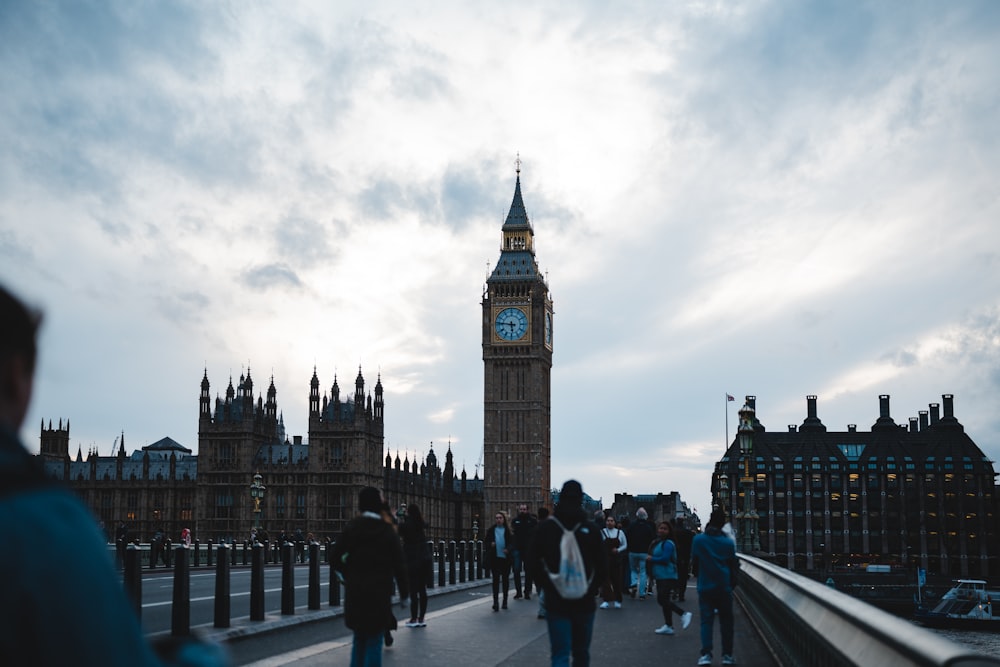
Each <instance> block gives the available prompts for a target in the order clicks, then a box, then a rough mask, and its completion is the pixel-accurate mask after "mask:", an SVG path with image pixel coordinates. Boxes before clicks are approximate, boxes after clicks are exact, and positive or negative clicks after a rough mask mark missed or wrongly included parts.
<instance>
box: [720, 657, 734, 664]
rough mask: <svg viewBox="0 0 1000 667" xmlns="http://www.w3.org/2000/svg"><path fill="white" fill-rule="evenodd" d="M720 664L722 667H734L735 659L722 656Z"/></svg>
mask: <svg viewBox="0 0 1000 667" xmlns="http://www.w3.org/2000/svg"><path fill="white" fill-rule="evenodd" d="M722 664H723V665H735V664H736V658H734V657H733V656H731V655H724V656H722Z"/></svg>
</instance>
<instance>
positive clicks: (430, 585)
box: [427, 540, 434, 590]
mask: <svg viewBox="0 0 1000 667" xmlns="http://www.w3.org/2000/svg"><path fill="white" fill-rule="evenodd" d="M427 553H429V554H430V555H431V574H430V576H429V577H427V589H428V590H430V589H431V588H434V540H427Z"/></svg>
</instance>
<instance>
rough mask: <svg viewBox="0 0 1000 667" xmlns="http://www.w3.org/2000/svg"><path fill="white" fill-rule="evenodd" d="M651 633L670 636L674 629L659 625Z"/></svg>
mask: <svg viewBox="0 0 1000 667" xmlns="http://www.w3.org/2000/svg"><path fill="white" fill-rule="evenodd" d="M653 632H655V633H656V634H658V635H672V634H674V629H673V628H672V627H670V626H669V625H666V624H664V625H661V626H660V627H658V628H656V629H655V630H653ZM709 664H711V663H709Z"/></svg>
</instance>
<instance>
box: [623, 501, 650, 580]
mask: <svg viewBox="0 0 1000 667" xmlns="http://www.w3.org/2000/svg"><path fill="white" fill-rule="evenodd" d="M626 536H627V538H628V565H629V572H630V573H631V576H630V579H629V584H630V585H629V594H630V595H631V596H632V597H635V594H636V591H638V593H639V599H640V600H645V599H646V589H647V587H648V583H647V581H646V555H647V554H648V553H649V545H650V544H652V543H653V540H654V539H656V529H655V528H654V527H653V524H652V523H650V521H649V514H647V513H646V509H645V508H644V507H640V508H639V509H638V510H636V512H635V521H634V522H633V523H632V524H631V525H630V526H629V527H628V531H627V533H626Z"/></svg>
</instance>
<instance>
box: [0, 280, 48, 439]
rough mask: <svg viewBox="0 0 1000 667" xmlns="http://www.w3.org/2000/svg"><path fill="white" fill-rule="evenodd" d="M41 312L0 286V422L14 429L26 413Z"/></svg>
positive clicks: (29, 400)
mask: <svg viewBox="0 0 1000 667" xmlns="http://www.w3.org/2000/svg"><path fill="white" fill-rule="evenodd" d="M41 320H42V318H41V315H40V314H39V313H37V312H33V311H32V310H30V309H29V308H28V307H27V306H26V305H24V303H22V302H21V300H20V299H18V298H17V297H15V296H14V295H13V294H11V293H10V292H8V291H7V290H6V289H4V288H3V287H2V286H0V322H3V326H0V425H2V426H6V427H7V428H8V429H10V430H11V431H15V432H16V431H18V430H19V429H20V428H21V424H22V422H24V416H25V415H26V414H28V404H29V403H30V402H31V389H32V378H33V377H34V374H35V359H36V357H37V349H38V348H37V343H36V339H37V336H38V327H39V325H40V324H41Z"/></svg>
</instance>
